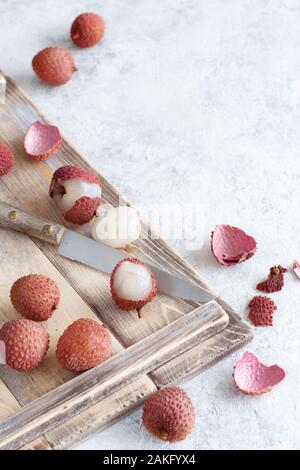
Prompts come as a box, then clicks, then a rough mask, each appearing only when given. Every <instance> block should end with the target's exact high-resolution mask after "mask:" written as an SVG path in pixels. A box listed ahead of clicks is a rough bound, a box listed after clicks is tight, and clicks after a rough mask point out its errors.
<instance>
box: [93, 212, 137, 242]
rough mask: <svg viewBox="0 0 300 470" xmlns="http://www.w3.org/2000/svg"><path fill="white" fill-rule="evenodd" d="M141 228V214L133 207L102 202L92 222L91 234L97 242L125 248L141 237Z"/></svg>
mask: <svg viewBox="0 0 300 470" xmlns="http://www.w3.org/2000/svg"><path fill="white" fill-rule="evenodd" d="M141 230H142V225H141V222H140V219H139V216H138V214H137V212H136V211H135V210H134V209H133V208H132V207H128V206H119V207H113V206H111V205H110V204H102V205H101V206H100V207H99V209H97V213H96V217H95V218H94V219H93V221H92V223H91V227H90V234H91V236H92V237H93V239H94V240H96V241H97V242H102V243H104V244H105V245H109V246H112V247H113V248H125V247H126V246H127V245H129V243H131V242H133V241H134V240H137V239H138V238H139V236H140V233H141Z"/></svg>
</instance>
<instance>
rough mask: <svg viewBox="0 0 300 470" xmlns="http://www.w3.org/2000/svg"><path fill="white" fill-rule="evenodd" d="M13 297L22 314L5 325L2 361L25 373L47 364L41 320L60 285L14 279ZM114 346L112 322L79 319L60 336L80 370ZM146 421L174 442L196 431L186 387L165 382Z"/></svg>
mask: <svg viewBox="0 0 300 470" xmlns="http://www.w3.org/2000/svg"><path fill="white" fill-rule="evenodd" d="M127 262H129V261H125V262H124V265H125V263H127ZM131 264H132V267H133V271H132V272H133V276H134V275H135V271H134V269H136V268H139V266H141V265H139V263H138V262H137V261H134V262H133V263H131ZM115 273H117V274H115V275H114V276H116V277H115V278H114V279H115V280H114V281H113V280H112V284H113V285H114V284H118V283H119V282H120V279H121V285H122V276H123V274H122V271H121V272H120V273H119V274H118V269H117V267H116V268H115ZM112 279H113V278H112ZM116 279H117V281H116ZM122 288H123V287H122V286H121V289H122ZM10 298H11V302H12V304H13V306H14V308H15V309H16V311H17V312H18V313H19V314H20V315H22V317H23V318H21V319H16V320H10V321H8V322H6V323H4V325H3V326H2V327H1V328H0V364H6V365H8V366H9V367H11V368H12V369H15V370H17V371H20V372H29V371H31V370H33V369H35V368H36V367H38V366H39V365H40V364H41V363H42V361H43V359H44V357H45V356H46V353H47V351H48V348H49V342H50V335H49V333H48V332H47V329H46V327H45V326H44V324H43V323H42V322H45V321H47V320H48V319H49V318H50V317H51V316H52V315H53V313H54V312H55V311H56V310H57V308H58V305H59V301H60V290H59V288H58V286H57V284H56V283H55V282H54V281H53V280H52V279H51V278H49V277H47V276H44V275H41V274H29V275H27V276H23V277H21V278H19V279H17V280H16V281H15V282H14V284H13V285H12V287H11V290H10ZM117 299H118V300H117V302H121V303H122V302H125V300H124V299H119V298H118V297H117ZM129 302H133V301H132V300H130V301H129ZM142 304H143V302H142V303H141V304H140V305H142ZM130 306H131V304H130ZM124 307H126V309H127V305H123V304H122V308H124ZM111 351H112V339H111V336H110V334H109V332H108V329H107V327H106V326H105V325H102V324H100V323H99V322H97V321H95V320H92V319H90V318H80V319H78V320H76V321H74V322H73V323H72V324H70V325H69V326H68V327H67V328H66V330H65V331H64V332H63V334H62V335H61V336H60V338H59V340H58V342H57V346H56V357H57V360H58V361H59V363H60V364H61V365H62V366H63V367H64V368H66V369H68V370H70V371H74V372H81V371H85V370H88V369H91V368H92V367H95V366H97V365H98V364H101V363H102V362H103V361H105V360H106V359H108V358H109V356H110V355H111ZM142 421H143V424H144V426H145V428H146V429H147V430H148V431H149V432H150V433H152V434H153V435H154V436H156V437H158V438H160V439H162V440H167V441H171V442H173V441H179V440H182V439H185V438H186V436H187V435H188V434H190V432H191V431H192V429H193V427H194V425H195V409H194V407H193V404H192V402H191V400H190V398H189V397H188V395H187V394H186V393H185V392H184V391H183V390H182V389H180V388H178V387H166V388H163V389H161V390H159V391H157V392H156V393H154V394H153V395H151V396H150V397H149V398H148V399H147V401H146V403H145V405H144V410H143V417H142Z"/></svg>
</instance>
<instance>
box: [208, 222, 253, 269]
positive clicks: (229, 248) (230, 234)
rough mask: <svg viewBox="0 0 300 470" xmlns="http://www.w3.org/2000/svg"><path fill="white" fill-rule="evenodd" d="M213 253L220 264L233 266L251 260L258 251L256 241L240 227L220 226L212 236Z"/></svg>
mask: <svg viewBox="0 0 300 470" xmlns="http://www.w3.org/2000/svg"><path fill="white" fill-rule="evenodd" d="M211 251H212V253H213V255H214V257H215V258H216V260H217V261H218V263H220V264H222V265H224V266H231V265H233V264H237V263H242V262H244V261H246V260H248V259H250V258H251V257H252V256H253V255H254V253H255V251H256V241H255V239H254V238H253V237H251V236H250V235H248V234H247V233H246V232H244V231H243V230H241V229H240V228H238V227H233V226H231V225H226V224H220V225H217V226H216V227H215V229H214V231H213V232H212V234H211Z"/></svg>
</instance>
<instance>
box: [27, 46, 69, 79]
mask: <svg viewBox="0 0 300 470" xmlns="http://www.w3.org/2000/svg"><path fill="white" fill-rule="evenodd" d="M32 68H33V70H34V71H35V73H36V74H37V76H38V77H39V78H40V79H41V80H42V81H43V82H45V83H47V84H48V85H53V86H59V85H64V84H65V83H67V82H68V81H69V80H71V78H72V74H73V72H75V71H76V70H77V68H76V65H75V61H74V57H73V55H72V54H71V52H70V51H68V50H67V49H65V48H64V47H46V49H42V50H41V51H40V52H38V53H37V54H36V55H35V56H34V58H33V59H32Z"/></svg>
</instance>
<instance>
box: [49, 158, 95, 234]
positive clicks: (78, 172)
mask: <svg viewBox="0 0 300 470" xmlns="http://www.w3.org/2000/svg"><path fill="white" fill-rule="evenodd" d="M69 180H74V181H76V180H79V181H83V182H85V183H91V184H96V185H99V188H100V194H101V185H100V181H99V178H98V176H97V175H95V174H94V173H92V172H91V171H90V170H86V169H85V168H81V167H78V166H73V165H65V166H62V167H60V168H58V169H57V170H56V171H55V172H54V174H53V177H52V181H51V184H50V189H49V195H50V197H51V198H54V194H55V191H57V190H58V191H59V187H60V186H61V187H63V183H64V182H65V181H69ZM100 202H101V198H100V197H88V196H84V195H83V196H82V197H79V198H78V199H77V200H76V202H75V204H74V206H73V207H72V208H70V209H69V210H68V211H67V212H64V213H63V216H64V218H65V220H67V221H68V222H71V223H72V224H76V225H83V224H86V223H88V222H90V221H91V220H92V218H93V217H94V216H95V214H96V211H97V209H98V207H99V205H100Z"/></svg>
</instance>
